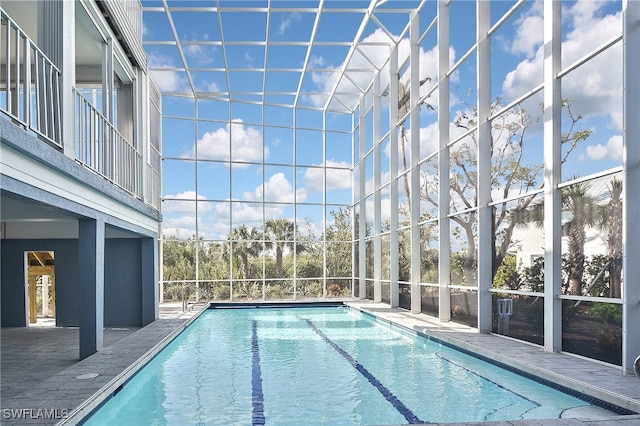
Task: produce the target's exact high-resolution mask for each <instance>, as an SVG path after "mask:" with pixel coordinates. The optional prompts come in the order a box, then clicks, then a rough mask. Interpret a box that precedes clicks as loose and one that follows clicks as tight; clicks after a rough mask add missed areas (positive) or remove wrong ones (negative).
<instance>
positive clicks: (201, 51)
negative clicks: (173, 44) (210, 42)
mask: <svg viewBox="0 0 640 426" xmlns="http://www.w3.org/2000/svg"><path fill="white" fill-rule="evenodd" d="M182 50H183V52H184V54H185V56H186V57H187V59H188V61H187V62H188V63H191V62H193V63H195V64H198V65H207V64H211V63H212V62H213V58H214V55H215V53H216V51H217V46H204V45H202V44H183V45H182Z"/></svg>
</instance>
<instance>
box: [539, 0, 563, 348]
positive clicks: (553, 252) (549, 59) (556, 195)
mask: <svg viewBox="0 0 640 426" xmlns="http://www.w3.org/2000/svg"><path fill="white" fill-rule="evenodd" d="M544 16H545V19H544V63H543V67H544V253H545V255H544V350H545V351H546V352H559V351H560V350H561V349H562V301H561V300H560V299H559V298H558V295H560V293H561V292H562V276H561V255H562V247H561V238H562V224H561V213H562V197H561V193H560V190H559V189H558V184H559V183H560V181H561V177H562V175H561V172H562V169H561V168H562V160H561V146H560V136H561V127H560V120H561V113H562V106H561V104H560V96H561V92H560V79H559V78H557V77H556V76H557V75H558V71H560V65H561V64H560V48H561V39H560V35H561V34H560V30H561V17H560V2H558V1H548V2H544Z"/></svg>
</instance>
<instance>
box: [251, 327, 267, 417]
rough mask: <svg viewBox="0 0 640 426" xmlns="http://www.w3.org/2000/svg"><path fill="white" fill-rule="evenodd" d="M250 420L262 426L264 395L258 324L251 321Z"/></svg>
mask: <svg viewBox="0 0 640 426" xmlns="http://www.w3.org/2000/svg"><path fill="white" fill-rule="evenodd" d="M251 354H252V356H251V405H252V406H253V410H252V412H251V420H252V423H253V424H254V425H263V424H264V422H265V418H264V394H263V393H262V371H261V370H260V347H259V346H258V323H257V321H256V320H253V321H251Z"/></svg>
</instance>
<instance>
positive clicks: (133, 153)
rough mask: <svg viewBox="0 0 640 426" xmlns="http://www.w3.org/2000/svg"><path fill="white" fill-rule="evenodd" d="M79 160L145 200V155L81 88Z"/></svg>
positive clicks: (77, 125) (77, 109) (77, 135)
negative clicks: (143, 155) (143, 190)
mask: <svg viewBox="0 0 640 426" xmlns="http://www.w3.org/2000/svg"><path fill="white" fill-rule="evenodd" d="M73 92H74V94H75V151H76V160H78V161H79V162H80V163H82V164H83V165H84V166H86V167H87V168H89V169H91V170H93V171H95V172H96V173H98V174H100V175H101V176H103V177H105V178H106V179H108V180H109V181H111V182H112V183H114V184H116V185H118V186H119V187H121V188H122V189H124V190H125V191H127V192H129V193H130V194H132V195H134V196H136V197H137V198H140V199H142V195H143V194H142V156H141V155H140V153H139V152H138V150H137V149H136V148H135V147H134V146H133V145H131V144H130V143H129V141H127V139H126V138H125V137H124V136H122V134H121V133H120V132H118V130H117V129H116V128H115V127H114V126H113V124H111V123H110V122H109V120H107V118H106V117H105V116H104V115H102V113H101V112H100V111H98V110H97V109H96V108H95V107H94V106H93V105H92V104H91V102H89V101H88V100H87V99H86V98H85V97H84V96H83V95H82V93H80V92H79V91H78V90H77V89H75V88H74V89H73Z"/></svg>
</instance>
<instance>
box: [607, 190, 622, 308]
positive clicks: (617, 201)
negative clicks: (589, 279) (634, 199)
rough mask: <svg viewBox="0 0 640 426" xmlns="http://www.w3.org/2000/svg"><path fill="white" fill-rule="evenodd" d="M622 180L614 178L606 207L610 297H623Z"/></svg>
mask: <svg viewBox="0 0 640 426" xmlns="http://www.w3.org/2000/svg"><path fill="white" fill-rule="evenodd" d="M622 189H623V188H622V181H621V180H620V179H617V178H615V179H613V180H612V181H611V186H610V187H609V195H610V197H611V198H610V200H609V204H608V205H607V206H606V207H605V210H606V212H605V218H606V220H607V251H608V255H609V264H610V265H609V297H613V298H621V297H622Z"/></svg>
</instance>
